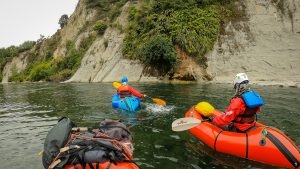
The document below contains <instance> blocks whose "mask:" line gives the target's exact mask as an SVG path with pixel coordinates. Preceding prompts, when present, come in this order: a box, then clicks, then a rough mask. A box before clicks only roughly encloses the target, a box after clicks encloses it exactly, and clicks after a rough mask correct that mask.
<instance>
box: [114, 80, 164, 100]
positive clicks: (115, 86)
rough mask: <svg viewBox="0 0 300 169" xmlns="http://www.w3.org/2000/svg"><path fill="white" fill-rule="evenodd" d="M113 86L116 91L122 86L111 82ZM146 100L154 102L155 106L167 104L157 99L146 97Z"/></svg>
mask: <svg viewBox="0 0 300 169" xmlns="http://www.w3.org/2000/svg"><path fill="white" fill-rule="evenodd" d="M113 86H114V88H116V89H118V88H119V87H120V86H122V84H121V83H119V82H113ZM146 98H149V99H151V100H152V101H153V102H155V103H156V104H159V105H163V106H165V105H166V104H167V102H166V101H164V100H162V99H159V98H151V97H149V96H146Z"/></svg>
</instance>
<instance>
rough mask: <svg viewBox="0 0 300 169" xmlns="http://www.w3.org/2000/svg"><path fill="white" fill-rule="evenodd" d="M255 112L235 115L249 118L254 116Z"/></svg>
mask: <svg viewBox="0 0 300 169" xmlns="http://www.w3.org/2000/svg"><path fill="white" fill-rule="evenodd" d="M254 116H255V114H240V115H238V116H236V117H242V118H250V117H253V118H254Z"/></svg>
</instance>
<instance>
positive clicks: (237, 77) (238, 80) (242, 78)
mask: <svg viewBox="0 0 300 169" xmlns="http://www.w3.org/2000/svg"><path fill="white" fill-rule="evenodd" d="M245 81H247V82H249V79H248V76H247V75H246V73H238V74H236V75H235V77H234V79H233V85H234V86H235V85H236V84H240V83H242V82H245Z"/></svg>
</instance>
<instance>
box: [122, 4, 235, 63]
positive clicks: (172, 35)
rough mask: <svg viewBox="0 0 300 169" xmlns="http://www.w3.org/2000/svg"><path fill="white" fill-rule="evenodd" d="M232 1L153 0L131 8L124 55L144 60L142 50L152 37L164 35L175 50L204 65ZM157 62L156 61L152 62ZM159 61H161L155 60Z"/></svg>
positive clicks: (227, 16) (228, 15)
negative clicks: (206, 55) (205, 55)
mask: <svg viewBox="0 0 300 169" xmlns="http://www.w3.org/2000/svg"><path fill="white" fill-rule="evenodd" d="M231 3H232V2H230V1H229V0H202V1H199V0H187V1H184V0H174V1H169V0H153V1H151V3H150V2H147V3H144V4H142V6H141V8H140V9H136V8H135V7H131V8H130V9H129V16H128V19H129V28H128V32H127V35H126V37H125V40H124V46H123V55H124V56H125V57H126V58H130V59H139V60H143V55H141V53H140V52H139V51H141V50H143V48H144V45H145V44H146V43H147V42H148V41H150V40H151V39H152V37H155V36H159V35H160V34H163V35H165V36H166V37H167V38H168V39H171V42H172V43H171V44H172V46H173V49H174V48H175V46H176V47H179V48H181V49H182V50H184V51H185V52H186V53H187V54H188V55H190V56H193V57H194V58H196V59H197V60H198V61H199V62H200V63H201V64H203V65H205V64H206V62H205V58H204V54H205V53H206V52H207V51H209V50H211V49H212V48H213V46H214V43H215V41H216V40H217V37H218V34H219V32H220V28H221V24H222V22H224V20H225V19H226V18H229V17H230V16H231V11H230V10H229V8H228V7H227V6H228V4H231ZM153 64H154V63H153ZM156 64H159V63H156Z"/></svg>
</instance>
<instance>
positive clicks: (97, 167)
mask: <svg viewBox="0 0 300 169" xmlns="http://www.w3.org/2000/svg"><path fill="white" fill-rule="evenodd" d="M91 165H92V167H91ZM65 169H139V167H138V166H137V165H136V164H134V163H131V162H122V163H117V164H116V165H115V164H114V163H110V162H108V161H107V162H104V163H101V164H99V163H93V164H86V166H85V167H83V166H82V165H81V164H71V165H67V166H66V167H65Z"/></svg>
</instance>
